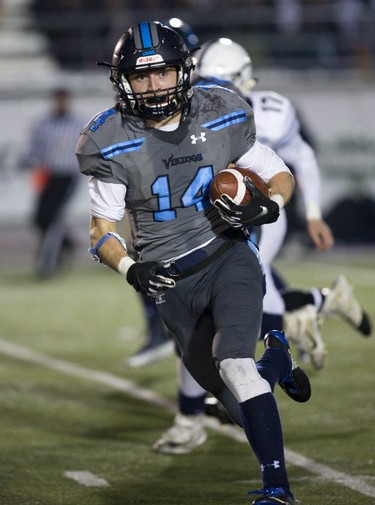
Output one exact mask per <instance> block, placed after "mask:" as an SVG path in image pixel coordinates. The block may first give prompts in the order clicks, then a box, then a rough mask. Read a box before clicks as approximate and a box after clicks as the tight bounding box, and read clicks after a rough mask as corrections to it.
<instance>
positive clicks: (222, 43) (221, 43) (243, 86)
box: [195, 38, 256, 94]
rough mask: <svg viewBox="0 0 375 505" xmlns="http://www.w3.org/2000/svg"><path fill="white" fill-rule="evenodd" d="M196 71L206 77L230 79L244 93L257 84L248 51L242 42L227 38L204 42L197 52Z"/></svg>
mask: <svg viewBox="0 0 375 505" xmlns="http://www.w3.org/2000/svg"><path fill="white" fill-rule="evenodd" d="M195 71H196V72H197V74H199V76H201V77H204V78H210V77H211V78H216V79H220V80H223V81H229V82H231V83H232V84H233V85H234V86H235V87H236V88H238V89H239V90H240V91H241V93H243V94H246V93H247V92H248V91H250V89H251V88H253V87H254V86H255V84H256V79H254V77H253V67H252V63H251V58H250V56H249V54H248V52H247V51H246V49H244V48H243V47H242V46H241V45H240V44H238V43H237V42H234V41H233V40H231V39H227V38H220V39H215V40H211V41H209V42H206V43H205V44H203V46H202V49H201V51H199V52H198V54H197V61H196V67H195Z"/></svg>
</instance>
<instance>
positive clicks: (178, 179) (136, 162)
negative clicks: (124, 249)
mask: <svg viewBox="0 0 375 505" xmlns="http://www.w3.org/2000/svg"><path fill="white" fill-rule="evenodd" d="M193 91H194V92H193V97H192V101H191V109H190V113H189V115H188V117H187V119H186V120H185V121H184V122H182V123H181V124H180V125H179V127H178V128H177V129H176V130H175V131H172V132H170V131H169V132H167V131H162V130H158V129H155V128H149V127H147V126H145V124H144V122H143V121H142V120H141V119H140V118H137V117H135V116H126V115H122V114H121V112H120V110H119V108H118V106H116V107H114V108H112V109H108V110H106V111H103V112H101V113H99V114H98V115H97V116H95V117H94V118H93V119H92V120H91V121H90V123H89V124H88V125H87V126H86V127H85V129H84V131H83V132H82V134H81V136H80V139H79V141H78V145H77V151H76V153H77V158H78V161H79V165H80V170H81V172H82V173H84V174H86V175H93V176H95V177H97V178H98V179H100V180H102V181H105V182H111V183H117V184H125V185H126V187H127V192H126V197H125V205H126V209H127V214H128V218H129V222H130V226H131V230H132V241H133V246H134V248H135V250H137V251H138V252H139V253H140V255H141V258H142V259H143V260H144V261H151V260H157V261H162V260H166V259H170V258H172V257H175V256H179V255H181V254H184V253H186V252H188V251H190V250H192V249H194V248H196V247H198V246H200V245H201V244H203V243H205V242H207V241H208V240H210V239H211V238H213V237H215V236H216V235H219V234H221V233H222V232H223V231H224V230H226V229H227V228H228V226H229V225H228V224H227V223H226V222H225V221H224V220H223V219H222V218H221V217H220V216H219V214H218V213H217V211H216V209H215V208H214V207H213V206H212V205H211V203H210V201H209V195H208V192H209V186H210V182H211V181H212V179H213V177H214V176H215V175H216V174H217V173H218V172H219V171H220V170H222V169H224V168H226V166H227V165H228V163H230V162H235V161H236V160H238V159H239V158H240V157H241V156H242V155H243V154H244V153H245V152H246V151H248V150H249V149H250V148H251V147H252V145H253V144H254V142H255V126H254V119H253V111H252V109H251V107H250V106H249V105H248V104H247V103H246V102H245V101H244V100H242V99H241V98H240V97H239V96H238V95H237V94H235V93H234V92H232V91H229V90H226V89H224V88H219V87H209V88H200V87H199V88H198V87H196V88H193Z"/></svg>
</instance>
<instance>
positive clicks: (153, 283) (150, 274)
mask: <svg viewBox="0 0 375 505" xmlns="http://www.w3.org/2000/svg"><path fill="white" fill-rule="evenodd" d="M126 280H127V281H128V283H129V284H131V285H132V286H133V288H134V289H135V290H136V291H138V292H141V293H144V294H145V295H147V296H150V297H151V298H159V296H160V295H161V294H162V293H164V291H166V290H167V289H169V288H174V287H175V285H176V281H175V280H174V279H171V278H170V277H164V276H163V275H160V274H158V263H157V262H156V261H146V262H145V263H133V265H131V266H130V268H129V270H128V272H127V274H126Z"/></svg>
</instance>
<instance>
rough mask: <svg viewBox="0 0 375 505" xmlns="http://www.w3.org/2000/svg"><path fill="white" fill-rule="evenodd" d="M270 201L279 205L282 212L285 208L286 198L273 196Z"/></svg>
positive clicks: (277, 195)
mask: <svg viewBox="0 0 375 505" xmlns="http://www.w3.org/2000/svg"><path fill="white" fill-rule="evenodd" d="M270 200H272V201H273V202H275V203H277V205H278V206H279V209H280V210H281V209H282V208H283V207H284V204H285V202H284V198H283V197H282V196H281V195H279V194H276V195H272V196H270Z"/></svg>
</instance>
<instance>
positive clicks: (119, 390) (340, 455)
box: [0, 251, 375, 505]
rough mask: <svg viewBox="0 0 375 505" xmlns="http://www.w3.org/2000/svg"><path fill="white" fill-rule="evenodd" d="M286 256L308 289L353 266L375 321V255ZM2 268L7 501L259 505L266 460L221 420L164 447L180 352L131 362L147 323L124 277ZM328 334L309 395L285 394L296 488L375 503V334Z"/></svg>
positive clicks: (331, 498) (302, 497)
mask: <svg viewBox="0 0 375 505" xmlns="http://www.w3.org/2000/svg"><path fill="white" fill-rule="evenodd" d="M278 265H279V266H280V269H281V271H282V272H283V274H284V276H285V277H286V278H287V279H288V280H289V281H290V282H291V283H292V284H294V285H296V286H299V287H304V286H308V285H314V286H324V285H327V284H330V283H331V281H332V280H333V279H334V278H335V276H337V275H338V274H340V273H346V274H347V276H348V277H349V278H350V279H351V280H352V281H353V282H354V283H355V285H356V294H357V297H358V298H359V299H360V301H361V302H362V303H363V304H364V305H365V307H366V308H367V310H368V311H369V313H370V315H371V317H372V319H373V320H375V260H374V259H373V257H371V254H370V255H361V254H358V255H357V254H356V253H355V251H354V252H353V254H352V256H351V257H349V256H346V255H345V256H340V255H333V254H332V255H326V256H324V257H317V256H315V255H306V256H305V258H304V259H298V261H294V260H293V259H290V260H287V259H284V260H283V261H279V262H278ZM0 274H1V276H0V281H1V285H0V286H1V287H0V289H1V300H2V303H1V305H0V320H1V334H0V370H1V394H0V437H1V451H0V504H1V505H59V504H64V505H130V504H142V505H143V504H144V505H242V504H243V505H246V504H248V505H249V504H250V503H251V501H252V498H251V497H248V496H247V490H250V489H254V488H259V487H261V482H260V480H259V474H260V472H259V469H258V465H257V463H256V461H255V458H254V456H253V454H252V452H251V451H250V450H249V449H248V447H247V445H246V444H245V443H243V442H241V441H237V440H234V439H233V438H232V437H231V436H230V433H226V432H225V430H224V431H220V428H217V429H210V430H209V438H208V441H207V443H206V444H205V445H203V446H201V447H200V448H199V449H197V450H196V451H195V452H193V453H192V454H189V455H185V456H165V455H159V454H156V453H154V452H153V451H152V449H151V445H152V443H153V442H154V441H155V440H156V439H157V438H158V437H159V435H160V434H161V432H162V431H163V430H164V429H166V428H168V427H169V425H170V424H171V422H172V419H173V415H174V413H173V409H172V410H171V408H170V407H168V405H170V404H171V402H172V403H173V402H174V400H175V393H176V379H175V360H174V358H173V357H171V358H168V359H166V360H164V361H162V362H159V363H157V364H154V365H152V366H149V367H147V368H143V369H137V370H131V369H127V368H126V367H125V366H124V360H125V359H126V357H127V356H129V355H130V354H131V353H132V352H134V351H135V350H136V349H137V348H138V347H139V346H140V345H141V343H142V335H143V327H144V322H143V318H142V309H141V306H140V305H139V302H138V298H137V296H136V294H135V293H134V292H133V291H132V289H131V288H130V287H128V285H127V284H126V282H125V281H124V280H122V279H121V278H120V277H119V276H116V274H114V273H113V272H112V271H110V270H109V269H106V268H103V267H102V266H101V265H95V264H93V265H92V264H91V262H90V260H88V261H87V264H84V265H80V266H79V267H75V268H74V269H73V270H72V271H68V272H67V273H66V274H65V275H61V276H58V277H56V278H54V279H52V280H49V281H44V282H38V281H36V280H35V279H34V278H33V276H32V274H31V273H30V272H29V271H27V269H26V268H25V270H22V269H19V268H15V267H13V268H12V269H10V270H9V269H7V270H6V269H5V268H4V270H3V271H2V272H0ZM322 333H323V336H324V338H325V341H326V343H327V346H328V350H329V357H328V362H327V365H326V368H325V369H323V370H321V371H319V372H317V371H314V370H313V369H312V368H311V367H310V366H309V365H307V367H306V370H307V371H308V372H309V375H310V378H311V382H312V386H313V396H312V399H311V401H310V402H309V403H307V404H296V403H294V402H292V401H291V400H290V399H289V398H288V397H287V396H285V395H284V394H283V393H282V391H281V390H280V389H279V388H278V389H277V391H276V395H277V398H278V401H279V406H280V411H281V416H282V420H283V425H284V434H285V445H286V448H287V459H288V467H289V475H290V480H291V483H292V488H293V491H294V493H295V495H296V498H297V500H298V501H297V503H301V504H304V505H321V504H325V505H326V504H327V505H333V504H337V505H352V504H356V503H360V504H361V505H370V504H375V394H374V390H375V364H374V363H375V336H374V335H373V336H372V337H371V338H369V339H365V338H363V337H361V336H360V335H359V334H357V333H356V332H355V331H354V330H353V329H352V328H351V327H349V326H348V325H347V324H346V323H344V322H343V321H342V320H341V319H330V320H326V321H325V322H324V324H323V327H322ZM259 352H261V348H259ZM145 390H146V391H145ZM148 391H151V392H152V393H153V395H152V394H151V395H150V398H149V399H147V397H146V398H143V397H142V394H144V393H145V392H146V393H147V392H148ZM163 399H165V401H164V402H163ZM168 400H169V401H168ZM79 472H90V473H89V474H87V473H79ZM85 478H88V479H89V480H85ZM90 478H91V480H90Z"/></svg>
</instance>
